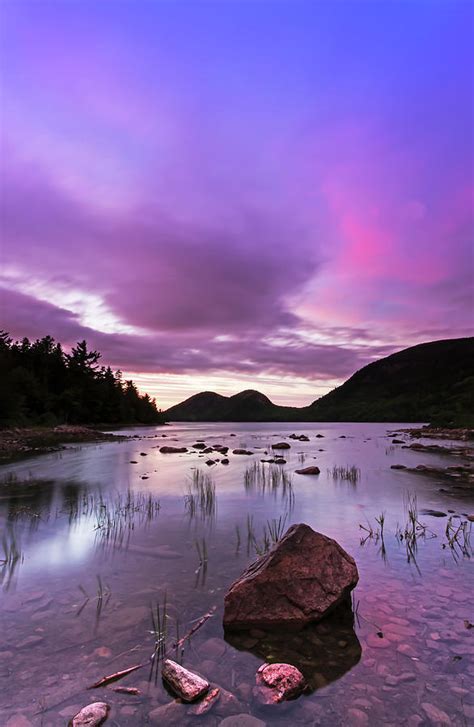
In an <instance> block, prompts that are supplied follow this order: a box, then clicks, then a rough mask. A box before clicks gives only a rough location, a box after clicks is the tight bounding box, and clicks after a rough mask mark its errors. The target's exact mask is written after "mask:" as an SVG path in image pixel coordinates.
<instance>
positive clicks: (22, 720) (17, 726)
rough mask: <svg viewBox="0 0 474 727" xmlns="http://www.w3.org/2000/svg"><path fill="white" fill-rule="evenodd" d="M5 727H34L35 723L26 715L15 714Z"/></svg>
mask: <svg viewBox="0 0 474 727" xmlns="http://www.w3.org/2000/svg"><path fill="white" fill-rule="evenodd" d="M5 727H33V723H32V722H30V720H29V719H27V718H26V717H25V715H24V714H14V715H13V716H12V717H10V719H9V720H8V721H7V723H6V725H5Z"/></svg>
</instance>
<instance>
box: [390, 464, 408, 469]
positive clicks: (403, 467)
mask: <svg viewBox="0 0 474 727" xmlns="http://www.w3.org/2000/svg"><path fill="white" fill-rule="evenodd" d="M390 469H391V470H406V465H404V464H392V465H390Z"/></svg>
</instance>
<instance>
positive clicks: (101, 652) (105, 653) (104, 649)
mask: <svg viewBox="0 0 474 727" xmlns="http://www.w3.org/2000/svg"><path fill="white" fill-rule="evenodd" d="M93 653H94V656H100V657H102V658H103V659H110V657H111V656H112V651H111V650H110V649H109V648H108V646H99V647H98V648H97V649H94V652H93Z"/></svg>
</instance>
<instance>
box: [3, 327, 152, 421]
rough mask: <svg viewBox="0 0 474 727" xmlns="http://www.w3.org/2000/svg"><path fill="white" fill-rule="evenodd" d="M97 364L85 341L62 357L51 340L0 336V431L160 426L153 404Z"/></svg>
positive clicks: (97, 356) (96, 355)
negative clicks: (76, 426)
mask: <svg viewBox="0 0 474 727" xmlns="http://www.w3.org/2000/svg"><path fill="white" fill-rule="evenodd" d="M100 359H101V354H100V353H98V351H90V350H89V349H88V347H87V343H86V341H80V342H79V343H78V344H77V345H76V346H75V347H74V348H72V350H71V352H70V353H66V352H65V351H64V350H63V347H62V346H61V344H60V343H58V342H57V341H55V340H54V338H52V337H51V336H44V338H40V339H37V340H36V341H30V340H29V339H28V338H23V339H22V340H21V341H14V340H13V339H12V338H10V336H9V334H8V333H6V332H4V331H0V426H3V427H6V426H12V425H20V426H21V425H31V424H35V425H46V426H55V425H56V424H120V423H124V424H125V423H126V424H161V423H163V422H164V417H163V414H162V413H161V411H160V410H159V409H158V408H157V405H156V401H155V399H152V398H150V396H148V394H140V393H139V392H138V389H137V387H136V386H135V384H134V383H133V381H131V380H128V381H124V380H123V377H122V372H121V371H115V372H114V371H112V369H111V368H110V366H101V365H100V363H99V362H100Z"/></svg>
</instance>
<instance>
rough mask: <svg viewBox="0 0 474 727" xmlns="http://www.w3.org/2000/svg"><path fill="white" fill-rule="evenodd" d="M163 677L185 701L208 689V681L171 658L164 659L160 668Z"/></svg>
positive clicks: (194, 698)
mask: <svg viewBox="0 0 474 727" xmlns="http://www.w3.org/2000/svg"><path fill="white" fill-rule="evenodd" d="M161 675H162V677H163V679H164V680H165V681H166V682H167V684H169V686H170V687H171V688H172V689H173V691H174V692H176V694H177V695H178V696H179V697H181V699H182V700H183V701H185V702H194V701H195V700H196V699H199V697H202V696H203V695H204V694H206V692H207V691H208V689H209V682H208V681H206V679H203V678H202V677H200V676H199V675H198V674H195V673H194V672H192V671H189V669H185V668H184V666H181V665H180V664H177V663H176V662H175V661H172V660H171V659H165V661H164V662H163V667H162V670H161Z"/></svg>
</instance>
